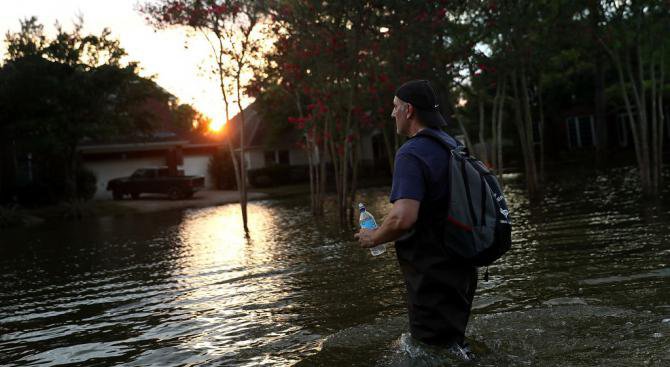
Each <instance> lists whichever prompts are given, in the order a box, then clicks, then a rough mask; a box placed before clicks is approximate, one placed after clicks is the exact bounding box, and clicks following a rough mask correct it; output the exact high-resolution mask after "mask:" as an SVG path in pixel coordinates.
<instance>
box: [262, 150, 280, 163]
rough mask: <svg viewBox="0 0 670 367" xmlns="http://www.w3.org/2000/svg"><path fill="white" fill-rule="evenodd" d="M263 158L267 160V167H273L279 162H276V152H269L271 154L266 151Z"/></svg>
mask: <svg viewBox="0 0 670 367" xmlns="http://www.w3.org/2000/svg"><path fill="white" fill-rule="evenodd" d="M263 156H264V157H265V159H264V160H265V165H266V166H271V165H273V164H275V163H277V161H276V160H275V152H274V151H269V152H268V151H266V152H265V153H263Z"/></svg>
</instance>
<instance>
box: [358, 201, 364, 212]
mask: <svg viewBox="0 0 670 367" xmlns="http://www.w3.org/2000/svg"><path fill="white" fill-rule="evenodd" d="M358 210H360V211H363V210H365V205H363V203H358Z"/></svg>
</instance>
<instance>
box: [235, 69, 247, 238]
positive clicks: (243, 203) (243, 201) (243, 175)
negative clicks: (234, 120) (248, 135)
mask: <svg viewBox="0 0 670 367" xmlns="http://www.w3.org/2000/svg"><path fill="white" fill-rule="evenodd" d="M240 77H241V75H239V74H238V75H236V79H235V82H236V87H237V88H236V89H237V107H238V108H239V109H240V121H239V123H240V184H241V185H240V188H239V191H240V207H241V209H242V225H243V226H244V232H245V233H246V234H247V236H248V235H249V227H248V226H247V170H246V162H245V159H244V123H245V119H244V108H242V93H241V89H242V86H241V85H240Z"/></svg>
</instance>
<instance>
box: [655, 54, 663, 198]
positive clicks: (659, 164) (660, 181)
mask: <svg viewBox="0 0 670 367" xmlns="http://www.w3.org/2000/svg"><path fill="white" fill-rule="evenodd" d="M659 66H660V71H659V73H660V76H659V83H658V85H659V87H658V96H657V98H658V136H657V137H656V144H657V145H658V148H657V158H656V170H657V171H658V175H657V176H658V182H657V185H658V187H659V190H660V188H661V187H663V137H664V135H665V134H664V127H665V112H664V111H663V108H664V106H663V91H664V90H665V88H664V87H665V47H662V48H661V62H660V64H659ZM659 193H660V191H659Z"/></svg>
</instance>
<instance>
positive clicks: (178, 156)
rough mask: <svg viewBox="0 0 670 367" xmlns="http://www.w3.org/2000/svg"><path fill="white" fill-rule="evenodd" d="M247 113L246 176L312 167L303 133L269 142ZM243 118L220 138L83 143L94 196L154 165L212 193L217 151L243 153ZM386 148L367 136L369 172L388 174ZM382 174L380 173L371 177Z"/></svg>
mask: <svg viewBox="0 0 670 367" xmlns="http://www.w3.org/2000/svg"><path fill="white" fill-rule="evenodd" d="M244 114H245V137H244V141H245V151H244V159H245V168H246V170H247V174H248V173H249V172H250V171H254V170H258V169H262V168H266V167H270V166H273V165H287V166H292V167H306V166H307V165H308V159H307V154H306V152H305V151H304V150H303V149H302V148H300V147H299V144H298V143H299V142H300V140H301V135H300V134H301V133H300V131H298V130H294V129H290V130H287V131H283V132H280V133H279V134H278V135H275V136H274V138H273V139H269V135H271V134H270V132H269V129H268V126H267V125H265V124H264V122H263V121H262V119H261V116H260V114H259V113H258V111H257V109H256V103H255V102H254V103H252V104H251V105H249V106H248V107H247V108H246V109H245V110H244ZM240 118H241V115H240V114H237V115H236V116H234V117H233V118H232V119H231V120H230V122H229V123H227V124H226V125H225V126H224V129H223V131H222V132H221V133H220V134H216V135H214V134H212V135H211V136H203V135H196V134H182V135H178V134H175V133H172V132H169V131H161V132H156V133H154V134H152V135H151V136H145V137H143V138H134V139H126V140H122V141H116V142H97V143H96V142H87V143H85V144H82V145H81V146H80V148H79V152H80V154H81V157H82V161H83V164H84V167H86V168H87V169H89V170H90V171H92V172H93V173H94V174H95V175H96V177H97V191H96V194H95V197H96V198H99V199H104V198H111V193H109V192H107V191H106V188H107V183H108V182H109V180H111V179H113V178H117V177H123V176H129V175H130V174H132V173H133V172H134V171H135V170H136V169H138V168H142V167H155V166H180V169H182V170H183V171H184V174H186V175H198V176H204V177H205V187H206V188H209V189H213V188H214V182H215V181H214V180H213V178H212V177H211V175H210V174H209V172H208V165H209V161H210V158H211V157H212V155H214V153H216V152H217V150H219V149H227V147H226V145H225V144H227V142H226V141H225V139H232V143H233V146H234V147H235V151H237V152H238V154H239V152H240V148H239V130H238V129H237V126H239V121H240ZM382 144H383V138H382V134H381V132H380V131H379V130H378V129H377V130H372V131H368V132H365V133H363V134H362V137H361V142H360V144H359V149H360V155H359V156H360V159H361V163H362V165H363V166H364V167H373V168H374V167H377V168H379V167H381V170H382V171H383V172H388V169H387V167H388V163H387V159H388V158H386V150H385V149H384V147H383V145H382ZM238 159H239V158H238ZM324 159H325V160H326V162H328V161H329V158H328V156H327V155H326V156H325V157H324ZM378 171H379V170H378V169H377V170H372V171H370V172H378ZM247 181H249V178H248V176H247Z"/></svg>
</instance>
